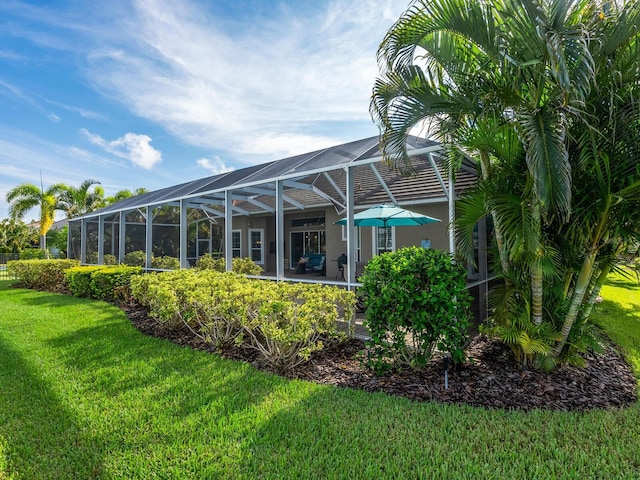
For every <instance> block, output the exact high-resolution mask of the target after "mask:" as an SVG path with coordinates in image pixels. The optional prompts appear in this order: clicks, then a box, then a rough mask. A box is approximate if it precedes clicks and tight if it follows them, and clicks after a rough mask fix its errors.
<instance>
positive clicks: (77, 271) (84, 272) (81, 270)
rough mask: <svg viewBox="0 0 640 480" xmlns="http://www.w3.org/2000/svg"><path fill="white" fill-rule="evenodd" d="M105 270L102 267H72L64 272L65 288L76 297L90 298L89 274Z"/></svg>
mask: <svg viewBox="0 0 640 480" xmlns="http://www.w3.org/2000/svg"><path fill="white" fill-rule="evenodd" d="M103 268H105V267H104V266H102V265H83V266H78V267H72V268H70V269H69V270H67V271H65V272H64V277H65V280H66V282H67V286H68V287H69V290H70V291H71V294H72V295H75V296H76V297H85V298H89V297H91V292H92V288H91V274H92V273H93V272H97V271H98V270H102V269H103Z"/></svg>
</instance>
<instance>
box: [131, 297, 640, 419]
mask: <svg viewBox="0 0 640 480" xmlns="http://www.w3.org/2000/svg"><path fill="white" fill-rule="evenodd" d="M125 311H126V313H127V315H128V317H129V318H130V320H131V322H132V323H133V324H134V325H135V326H136V327H137V328H138V329H139V330H140V331H141V332H143V333H145V334H147V335H153V336H156V337H162V338H166V339H168V340H170V341H172V342H174V343H177V344H180V345H184V346H188V347H191V348H195V349H199V350H206V351H212V348H211V347H210V345H208V344H206V343H205V342H203V341H201V340H199V339H197V338H195V337H194V336H193V335H192V334H190V333H189V332H188V331H180V332H175V331H167V330H165V329H163V328H162V327H161V326H159V325H158V323H157V322H155V321H154V320H152V319H150V318H149V317H148V316H147V313H146V311H145V310H143V309H140V308H133V307H130V308H126V309H125ZM364 350H365V345H364V343H363V342H362V341H359V340H355V339H352V340H349V341H347V342H345V343H343V344H340V345H336V346H332V347H329V348H325V349H324V350H321V351H319V352H315V353H314V354H313V355H312V357H311V359H310V360H309V362H306V363H304V364H302V365H300V366H298V367H297V368H296V369H295V370H294V371H293V372H290V373H288V374H287V376H288V377H292V378H302V379H306V380H310V381H312V382H316V383H320V384H329V385H335V386H338V387H344V388H354V389H360V390H365V391H368V392H384V393H387V394H389V395H396V396H401V397H406V398H409V399H411V400H416V401H426V400H433V401H437V402H443V403H453V404H466V405H473V406H479V407H487V408H499V409H508V410H512V409H514V410H524V411H529V410H533V409H546V410H564V411H569V410H572V411H586V410H591V409H612V408H621V407H626V406H629V405H631V404H633V403H634V402H635V401H636V393H637V383H636V379H635V378H634V376H633V373H632V371H631V368H630V367H629V365H628V364H627V363H626V362H625V360H624V359H623V358H622V357H621V356H620V354H618V353H617V352H616V350H615V348H614V346H613V345H612V344H609V345H608V346H607V348H606V351H605V353H603V354H601V355H593V354H587V355H586V356H585V360H586V362H587V366H586V367H585V368H574V367H567V368H563V369H559V370H556V371H554V372H551V373H543V372H540V371H538V370H535V369H530V368H522V367H519V366H518V365H517V364H516V363H515V361H514V359H513V356H512V354H511V351H510V350H509V348H508V347H506V346H504V345H502V344H500V343H498V342H496V341H495V340H492V339H490V338H488V337H487V336H485V335H478V336H476V337H475V338H474V339H473V340H472V341H471V344H470V345H469V348H468V349H467V356H468V361H467V362H465V363H464V364H463V365H460V366H458V367H457V368H456V369H455V370H452V371H449V372H448V388H447V389H445V381H444V370H443V363H442V361H441V359H434V360H433V361H432V362H431V363H430V364H429V365H428V366H427V368H426V369H424V370H423V371H420V372H413V371H406V372H392V373H388V374H385V375H381V376H377V375H375V374H374V373H373V372H371V371H369V370H367V369H365V368H364V367H362V365H361V362H360V359H359V358H360V354H361V352H363V351H364ZM220 354H221V355H222V356H224V357H227V358H231V359H234V360H239V361H246V362H249V363H251V364H252V365H254V366H255V367H256V368H258V369H261V370H268V368H266V367H265V366H264V365H262V364H261V363H260V361H259V359H258V357H257V356H256V354H255V352H254V351H253V350H251V349H246V348H245V349H243V348H236V349H231V350H227V351H223V352H220Z"/></svg>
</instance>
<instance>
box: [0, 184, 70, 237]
mask: <svg viewBox="0 0 640 480" xmlns="http://www.w3.org/2000/svg"><path fill="white" fill-rule="evenodd" d="M68 188H69V187H67V186H66V185H64V184H62V183H57V184H55V185H51V186H50V187H49V188H48V189H47V190H42V189H40V187H37V186H36V185H33V184H30V183H23V184H21V185H18V186H17V187H14V188H13V189H11V190H10V191H9V192H8V193H7V197H6V198H7V202H8V203H9V215H10V216H11V217H12V218H14V219H18V220H20V219H22V217H23V216H24V215H25V214H26V213H27V212H28V211H29V210H31V209H32V208H39V209H40V227H39V233H40V248H42V249H46V247H47V240H46V235H47V232H48V231H49V229H50V228H51V225H53V222H54V218H55V211H56V210H60V202H59V198H60V195H61V194H62V193H63V192H65V191H67V190H68Z"/></svg>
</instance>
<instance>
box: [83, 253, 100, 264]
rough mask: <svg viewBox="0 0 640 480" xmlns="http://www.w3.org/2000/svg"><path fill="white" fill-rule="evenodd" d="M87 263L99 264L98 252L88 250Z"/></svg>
mask: <svg viewBox="0 0 640 480" xmlns="http://www.w3.org/2000/svg"><path fill="white" fill-rule="evenodd" d="M85 263H87V264H89V265H98V252H88V253H87V254H86V255H85Z"/></svg>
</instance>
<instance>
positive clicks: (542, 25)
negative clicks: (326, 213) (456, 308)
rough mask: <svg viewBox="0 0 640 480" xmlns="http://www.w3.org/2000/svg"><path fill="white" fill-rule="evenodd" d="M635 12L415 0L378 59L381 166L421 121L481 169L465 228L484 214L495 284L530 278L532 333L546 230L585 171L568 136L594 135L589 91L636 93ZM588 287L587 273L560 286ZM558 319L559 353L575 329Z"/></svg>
mask: <svg viewBox="0 0 640 480" xmlns="http://www.w3.org/2000/svg"><path fill="white" fill-rule="evenodd" d="M638 11H639V7H638V4H637V2H628V3H627V4H625V5H618V4H617V3H615V2H608V1H597V0H573V1H567V0H504V1H503V0H488V1H486V2H475V1H472V0H422V1H417V2H414V3H413V4H412V5H411V6H410V8H409V9H408V10H407V12H406V13H405V14H404V15H403V16H402V17H401V18H400V19H399V20H398V22H396V24H395V25H394V26H393V27H392V28H391V30H390V31H389V32H388V33H387V35H386V37H385V38H384V40H383V42H382V44H381V46H380V49H379V51H378V60H379V62H380V64H381V69H382V74H381V77H380V78H379V79H378V80H377V81H376V84H375V86H374V90H373V96H372V101H371V112H372V115H373V117H374V119H375V120H376V121H377V123H378V125H379V127H380V130H381V147H382V152H383V154H384V156H385V158H386V159H387V160H388V161H389V162H391V163H393V164H395V165H397V166H399V167H400V168H402V167H403V166H405V165H407V164H408V162H407V160H408V156H407V152H406V147H405V138H406V136H407V134H408V133H409V131H410V130H411V129H412V128H413V127H415V126H416V125H418V124H420V123H421V122H425V121H427V122H428V123H429V125H430V129H431V131H434V132H436V133H437V134H438V135H439V136H440V139H441V140H442V141H443V142H444V143H445V144H447V145H449V146H450V149H451V150H452V151H455V150H456V149H458V150H463V151H464V153H466V154H470V155H472V156H474V157H475V158H476V159H477V160H478V164H479V169H480V171H481V172H482V179H483V180H482V181H481V182H480V185H479V187H478V189H477V191H476V194H477V195H476V199H475V200H473V201H472V200H469V201H468V202H467V204H466V207H467V213H468V215H467V216H466V217H464V216H463V218H466V220H467V221H468V222H471V221H475V220H477V215H480V216H481V215H484V214H486V213H491V214H493V216H494V221H495V225H496V236H497V243H498V248H499V250H500V264H501V266H502V274H503V275H504V277H505V278H508V279H509V280H512V279H513V280H516V281H517V280H522V274H523V272H524V274H525V277H527V278H528V287H526V288H524V287H523V285H522V284H521V282H520V285H518V286H517V288H518V289H519V290H520V294H521V295H523V296H524V298H525V300H526V302H525V304H526V305H528V308H527V314H528V316H529V319H530V321H531V322H532V324H533V325H534V326H541V324H542V322H543V320H544V310H543V305H544V304H545V301H544V296H543V285H545V278H547V279H553V275H554V272H553V271H552V270H553V268H552V267H553V266H554V262H555V266H556V267H557V266H558V262H557V254H556V253H557V246H555V245H552V244H550V242H549V241H548V232H549V228H550V226H551V225H554V226H556V227H558V225H560V226H562V225H567V224H568V223H569V220H570V218H571V209H572V201H573V198H572V187H573V185H572V179H573V176H572V173H573V172H572V169H575V168H583V167H584V165H583V163H582V162H580V161H572V159H571V158H570V148H569V146H570V145H571V144H572V142H574V141H575V138H573V137H572V135H573V133H572V132H573V130H574V129H576V128H579V127H580V126H585V127H584V128H585V129H586V130H590V131H593V129H592V127H591V124H592V122H593V115H594V114H595V113H598V112H601V111H602V109H599V107H601V106H602V101H601V97H602V95H603V93H602V92H598V90H597V89H598V88H599V87H598V81H599V79H600V77H602V76H603V75H606V74H608V73H610V71H611V70H612V66H620V68H621V69H622V68H624V69H625V71H626V72H627V76H628V77H630V78H627V79H626V80H625V82H626V83H624V85H625V88H627V90H629V89H633V87H632V85H635V84H637V80H638V79H637V76H638V73H637V72H638V68H637V66H638V65H637V59H638V55H637V52H636V56H635V60H634V59H633V58H634V57H633V56H632V55H628V54H625V53H624V52H627V51H630V50H634V49H635V50H637V38H638V35H639V34H638V32H639V31H640V28H639V25H638V18H639V15H638ZM621 52H622V53H623V54H622V58H623V60H618V56H619V55H620V53H621ZM624 62H626V64H625V63H624ZM607 69H609V70H607ZM634 69H635V70H634ZM634 75H635V76H634ZM634 82H635V83H634ZM609 83H610V82H609ZM618 86H620V85H618ZM623 90H624V89H623ZM608 93H610V92H605V93H604V95H606V94H608ZM616 94H617V93H616ZM635 94H636V95H637V92H635ZM633 98H637V97H634V96H633V94H627V95H626V99H633ZM598 102H600V104H598ZM594 107H596V108H594ZM635 118H636V119H637V117H635ZM583 131H584V129H583ZM514 135H515V136H516V137H517V142H513V139H514ZM514 143H515V144H517V145H516V147H515V148H514ZM452 158H453V157H452ZM471 207H473V208H471ZM474 209H475V212H476V214H477V215H476V216H475V217H476V218H474V215H471V214H469V212H470V211H471V210H474ZM471 225H472V223H471ZM467 226H468V225H467ZM466 231H467V232H468V231H469V229H468V228H467V229H466ZM467 244H468V242H467ZM463 246H464V242H463ZM587 270H589V268H587ZM545 272H546V273H545ZM555 274H557V272H555ZM590 280H591V272H589V273H588V274H585V275H584V276H582V277H579V279H578V280H576V279H575V278H574V279H573V280H572V281H571V282H569V284H570V285H575V283H576V282H577V283H580V284H581V283H582V282H583V281H588V282H590ZM547 281H551V280H547ZM574 291H575V289H574ZM567 292H569V290H567ZM578 296H580V295H578ZM576 301H577V300H576ZM521 304H522V302H521ZM581 304H582V300H580V301H579V302H578V305H581ZM567 315H569V316H567V318H566V320H567V321H566V322H564V323H563V325H562V329H561V330H562V335H561V336H558V337H557V338H558V343H557V345H555V348H554V353H556V354H558V351H559V350H562V348H563V344H564V342H565V341H566V338H567V335H566V333H567V325H569V327H568V328H569V330H570V329H571V325H572V324H573V322H572V321H570V315H572V313H571V311H569V312H568V313H567Z"/></svg>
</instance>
